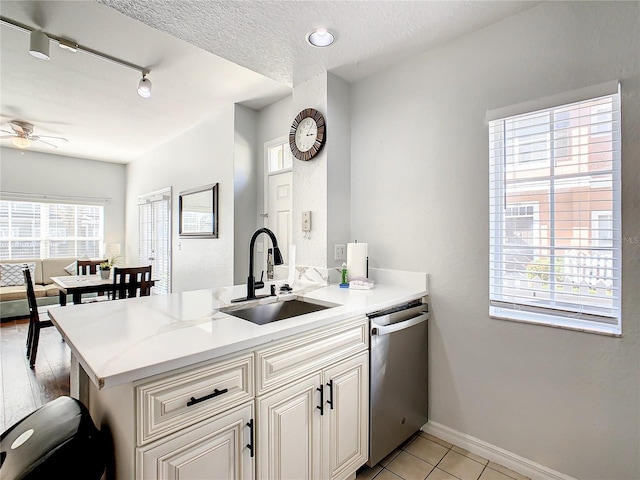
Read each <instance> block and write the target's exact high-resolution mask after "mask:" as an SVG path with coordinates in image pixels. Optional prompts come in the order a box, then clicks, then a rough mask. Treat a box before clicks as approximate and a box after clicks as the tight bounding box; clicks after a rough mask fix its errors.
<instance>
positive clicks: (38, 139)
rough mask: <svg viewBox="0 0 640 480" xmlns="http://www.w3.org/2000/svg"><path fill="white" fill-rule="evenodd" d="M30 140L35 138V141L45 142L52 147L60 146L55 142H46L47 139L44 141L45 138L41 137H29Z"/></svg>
mask: <svg viewBox="0 0 640 480" xmlns="http://www.w3.org/2000/svg"><path fill="white" fill-rule="evenodd" d="M29 140H33V141H35V142H42V143H44V144H47V145H49V146H50V147H53V148H58V146H57V145H54V144H53V143H50V142H45V141H44V140H42V139H41V138H40V137H29Z"/></svg>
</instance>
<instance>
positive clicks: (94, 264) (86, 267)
mask: <svg viewBox="0 0 640 480" xmlns="http://www.w3.org/2000/svg"><path fill="white" fill-rule="evenodd" d="M103 262H106V260H78V270H77V274H78V275H95V274H96V273H98V266H99V265H100V264H101V263H103Z"/></svg>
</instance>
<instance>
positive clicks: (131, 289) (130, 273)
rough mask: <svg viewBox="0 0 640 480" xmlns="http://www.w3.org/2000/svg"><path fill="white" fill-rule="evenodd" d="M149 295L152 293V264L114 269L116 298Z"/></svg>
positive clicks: (114, 293)
mask: <svg viewBox="0 0 640 480" xmlns="http://www.w3.org/2000/svg"><path fill="white" fill-rule="evenodd" d="M149 295H151V265H148V266H146V267H124V268H120V267H115V268H114V269H113V298H114V299H121V298H132V297H138V296H140V297H146V296H149Z"/></svg>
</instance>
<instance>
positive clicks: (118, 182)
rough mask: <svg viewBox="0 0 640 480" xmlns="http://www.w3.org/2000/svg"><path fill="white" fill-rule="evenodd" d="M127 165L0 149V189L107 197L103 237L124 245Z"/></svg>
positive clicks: (65, 195)
mask: <svg viewBox="0 0 640 480" xmlns="http://www.w3.org/2000/svg"><path fill="white" fill-rule="evenodd" d="M125 184H126V168H125V166H124V165H122V164H117V163H107V162H98V161H94V160H86V159H78V158H72V157H65V156H62V155H50V154H48V153H41V152H34V151H29V150H17V149H14V148H0V190H1V191H2V192H17V193H27V194H34V195H45V194H46V195H53V196H56V195H59V196H64V197H71V198H68V200H69V201H70V202H73V198H72V197H101V198H109V199H110V200H108V201H106V202H98V203H97V204H99V205H104V235H105V237H104V240H105V242H107V243H120V244H122V248H124V240H125V235H124V231H125V228H124V225H125V223H124V211H125Z"/></svg>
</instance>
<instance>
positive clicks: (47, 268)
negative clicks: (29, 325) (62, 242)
mask: <svg viewBox="0 0 640 480" xmlns="http://www.w3.org/2000/svg"><path fill="white" fill-rule="evenodd" d="M76 260H77V259H76V258H75V257H66V258H44V259H40V258H25V259H20V260H0V264H5V265H6V264H11V265H18V266H21V265H23V264H25V263H26V264H28V265H30V268H31V270H32V271H31V277H32V279H33V289H34V291H35V294H36V302H37V303H38V306H47V305H56V304H58V303H59V301H60V300H59V298H60V296H59V292H58V287H56V286H55V284H54V283H53V282H52V281H51V277H62V276H65V275H71V274H73V275H75V273H76V272H75V268H76V267H75V263H74V262H75V261H76ZM18 268H19V267H4V266H2V265H0V319H2V320H8V319H12V318H19V317H28V316H29V306H28V304H27V289H26V287H25V285H24V278H23V277H22V270H21V269H20V270H19V275H18V273H17V271H18ZM65 268H66V269H67V270H65ZM20 280H22V284H18V283H20ZM6 284H9V285H6ZM3 285H6V286H3ZM69 301H71V299H69Z"/></svg>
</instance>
